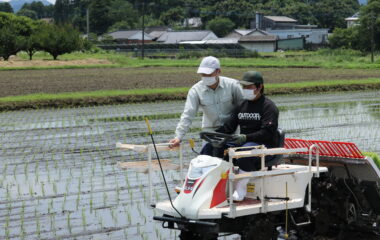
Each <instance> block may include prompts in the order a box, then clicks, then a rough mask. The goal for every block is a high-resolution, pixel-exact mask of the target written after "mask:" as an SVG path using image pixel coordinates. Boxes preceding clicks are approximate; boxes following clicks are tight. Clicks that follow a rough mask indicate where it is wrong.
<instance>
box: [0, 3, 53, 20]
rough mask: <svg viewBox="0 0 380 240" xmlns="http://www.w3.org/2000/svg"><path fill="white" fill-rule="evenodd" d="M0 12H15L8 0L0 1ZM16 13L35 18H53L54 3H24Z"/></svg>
mask: <svg viewBox="0 0 380 240" xmlns="http://www.w3.org/2000/svg"><path fill="white" fill-rule="evenodd" d="M0 12H7V13H15V12H14V10H13V8H12V6H11V5H10V4H9V3H8V2H3V3H0ZM16 14H17V15H18V16H25V17H29V18H31V19H35V20H36V19H42V18H53V17H54V5H47V6H45V5H44V4H42V2H32V3H25V4H24V5H22V7H21V9H20V10H19V11H18V12H17V13H16Z"/></svg>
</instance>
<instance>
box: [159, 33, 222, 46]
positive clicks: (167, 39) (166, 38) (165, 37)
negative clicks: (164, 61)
mask: <svg viewBox="0 0 380 240" xmlns="http://www.w3.org/2000/svg"><path fill="white" fill-rule="evenodd" d="M212 39H218V37H217V36H216V35H215V34H214V33H213V32H212V31H206V30H204V31H168V32H166V33H164V34H162V35H161V36H160V37H159V38H158V39H157V42H160V43H166V44H168V43H180V42H186V41H205V40H212Z"/></svg>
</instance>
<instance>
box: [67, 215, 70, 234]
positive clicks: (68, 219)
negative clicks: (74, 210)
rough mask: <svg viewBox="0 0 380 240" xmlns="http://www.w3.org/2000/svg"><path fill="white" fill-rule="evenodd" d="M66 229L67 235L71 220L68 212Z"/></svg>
mask: <svg viewBox="0 0 380 240" xmlns="http://www.w3.org/2000/svg"><path fill="white" fill-rule="evenodd" d="M66 221H67V228H68V229H69V233H70V234H71V219H70V212H69V213H68V214H67V219H66Z"/></svg>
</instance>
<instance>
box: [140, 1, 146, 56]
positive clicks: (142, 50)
mask: <svg viewBox="0 0 380 240" xmlns="http://www.w3.org/2000/svg"><path fill="white" fill-rule="evenodd" d="M142 4H143V5H142V33H141V34H142V45H141V58H142V59H144V38H145V22H144V21H145V0H143V2H142Z"/></svg>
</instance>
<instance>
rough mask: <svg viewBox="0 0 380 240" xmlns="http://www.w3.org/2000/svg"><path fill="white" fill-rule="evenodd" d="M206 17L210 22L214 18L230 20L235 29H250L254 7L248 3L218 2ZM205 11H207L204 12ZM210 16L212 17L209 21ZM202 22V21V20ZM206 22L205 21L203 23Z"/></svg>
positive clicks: (232, 0) (230, 0)
mask: <svg viewBox="0 0 380 240" xmlns="http://www.w3.org/2000/svg"><path fill="white" fill-rule="evenodd" d="M209 10H211V11H210V12H209V13H208V14H207V15H209V19H208V20H211V19H213V18H214V16H220V17H226V18H228V19H230V20H231V21H232V22H233V23H234V24H235V26H236V27H244V28H249V27H250V20H251V19H252V18H254V17H255V10H256V9H255V6H254V5H253V4H251V3H250V2H248V1H241V0H225V1H219V2H217V3H216V4H215V6H214V7H212V8H211V9H209ZM206 11H207V10H206ZM210 15H211V16H212V15H214V16H213V17H212V18H211V19H210ZM202 20H203V19H202ZM205 20H206V19H205ZM206 22H207V20H206V21H205V23H206Z"/></svg>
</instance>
